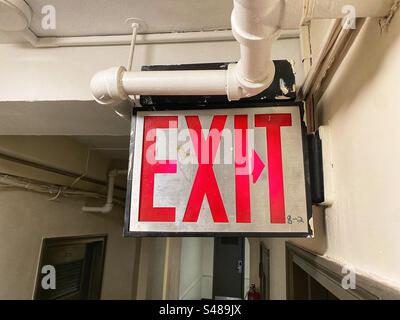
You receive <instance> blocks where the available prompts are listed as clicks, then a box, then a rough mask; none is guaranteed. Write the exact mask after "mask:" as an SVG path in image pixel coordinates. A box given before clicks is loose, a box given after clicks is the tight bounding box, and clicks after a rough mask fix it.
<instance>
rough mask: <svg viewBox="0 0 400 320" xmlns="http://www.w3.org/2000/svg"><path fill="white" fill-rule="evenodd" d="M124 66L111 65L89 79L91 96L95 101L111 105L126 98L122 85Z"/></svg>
mask: <svg viewBox="0 0 400 320" xmlns="http://www.w3.org/2000/svg"><path fill="white" fill-rule="evenodd" d="M125 72H126V69H125V68H124V67H112V68H109V69H106V70H103V71H100V72H98V73H96V74H95V75H94V76H93V78H92V80H91V81H90V87H91V90H92V95H93V98H94V99H95V100H96V102H98V103H100V104H105V105H112V104H116V103H118V102H121V101H124V100H126V99H128V95H127V94H126V92H125V90H124V89H123V86H122V76H123V74H124V73H125Z"/></svg>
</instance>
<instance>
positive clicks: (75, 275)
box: [34, 235, 107, 300]
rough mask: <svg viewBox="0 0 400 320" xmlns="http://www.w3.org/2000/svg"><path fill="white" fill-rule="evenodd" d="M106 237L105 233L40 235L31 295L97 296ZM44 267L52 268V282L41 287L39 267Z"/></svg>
mask: <svg viewBox="0 0 400 320" xmlns="http://www.w3.org/2000/svg"><path fill="white" fill-rule="evenodd" d="M106 239H107V237H106V236H105V235H104V236H83V237H70V238H49V239H44V240H43V244H42V251H41V258H40V264H39V269H38V274H37V277H36V279H37V281H36V288H35V294H34V299H39V300H98V299H100V295H101V284H102V279H103V265H104V257H105V245H106ZM48 267H51V269H52V270H54V280H53V281H54V286H53V287H49V288H47V287H46V288H45V287H43V284H42V280H43V278H44V277H45V276H46V273H43V270H44V269H43V268H48ZM47 270H48V269H47Z"/></svg>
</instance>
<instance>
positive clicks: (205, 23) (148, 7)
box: [26, 0, 233, 37]
mask: <svg viewBox="0 0 400 320" xmlns="http://www.w3.org/2000/svg"><path fill="white" fill-rule="evenodd" d="M26 2H27V3H28V4H29V5H30V7H31V8H32V10H33V17H32V22H31V30H32V31H33V32H34V33H35V34H36V35H37V36H61V37H62V36H88V35H114V34H129V33H130V32H131V31H130V27H129V26H128V25H126V24H125V20H126V19H127V18H130V17H135V18H141V19H143V20H144V21H145V22H146V24H147V26H148V29H147V31H146V32H147V33H163V32H184V31H201V30H217V29H229V28H230V13H231V11H232V7H233V1H232V0H84V1H82V0H67V1H66V0H26ZM46 5H52V6H54V8H55V9H56V29H54V30H44V29H43V28H42V19H43V17H44V15H43V14H42V13H41V12H42V8H43V6H46Z"/></svg>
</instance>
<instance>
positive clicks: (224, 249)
mask: <svg viewBox="0 0 400 320" xmlns="http://www.w3.org/2000/svg"><path fill="white" fill-rule="evenodd" d="M244 241H245V239H244V238H240V237H216V238H215V239H214V275H213V299H216V300H239V299H243V290H244V287H243V286H244V244H245V242H244Z"/></svg>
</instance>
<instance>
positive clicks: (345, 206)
mask: <svg viewBox="0 0 400 320" xmlns="http://www.w3.org/2000/svg"><path fill="white" fill-rule="evenodd" d="M399 55H400V14H397V15H396V16H395V17H394V19H393V21H392V24H391V25H390V26H389V30H388V31H382V30H381V29H380V27H379V24H378V21H376V20H370V21H368V22H367V23H366V25H364V27H363V29H362V31H361V32H360V34H359V36H358V38H357V40H356V42H355V43H354V44H353V47H352V48H351V50H350V52H349V54H348V56H347V57H346V59H345V60H344V61H343V63H342V65H341V67H340V68H339V70H338V72H337V73H336V75H335V77H334V78H333V80H332V82H331V84H330V85H329V87H328V88H327V90H326V92H325V94H324V96H323V97H322V100H321V101H320V103H319V105H318V111H319V124H320V125H325V126H328V128H329V131H330V137H331V147H332V150H331V153H332V162H333V165H334V169H333V173H334V175H333V183H334V192H335V195H334V204H333V206H332V208H328V209H327V210H326V211H325V221H326V243H327V247H326V251H325V252H324V254H325V255H327V256H330V257H332V258H335V259H338V260H340V261H342V262H343V263H348V264H351V265H353V266H354V267H356V268H358V269H359V270H360V271H364V272H366V273H370V274H373V275H377V276H379V277H382V278H384V279H387V280H389V281H390V282H391V283H393V284H399V283H400V255H399V250H398V243H399V240H400V233H399V232H398V228H399V226H400V216H399V211H400V207H399V204H398V201H397V197H398V194H399V187H398V181H400V169H399V163H400V149H399V148H398V145H399V138H400V125H399V119H400V108H399V100H398V97H397V93H398V89H399V75H400V60H399Z"/></svg>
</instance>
